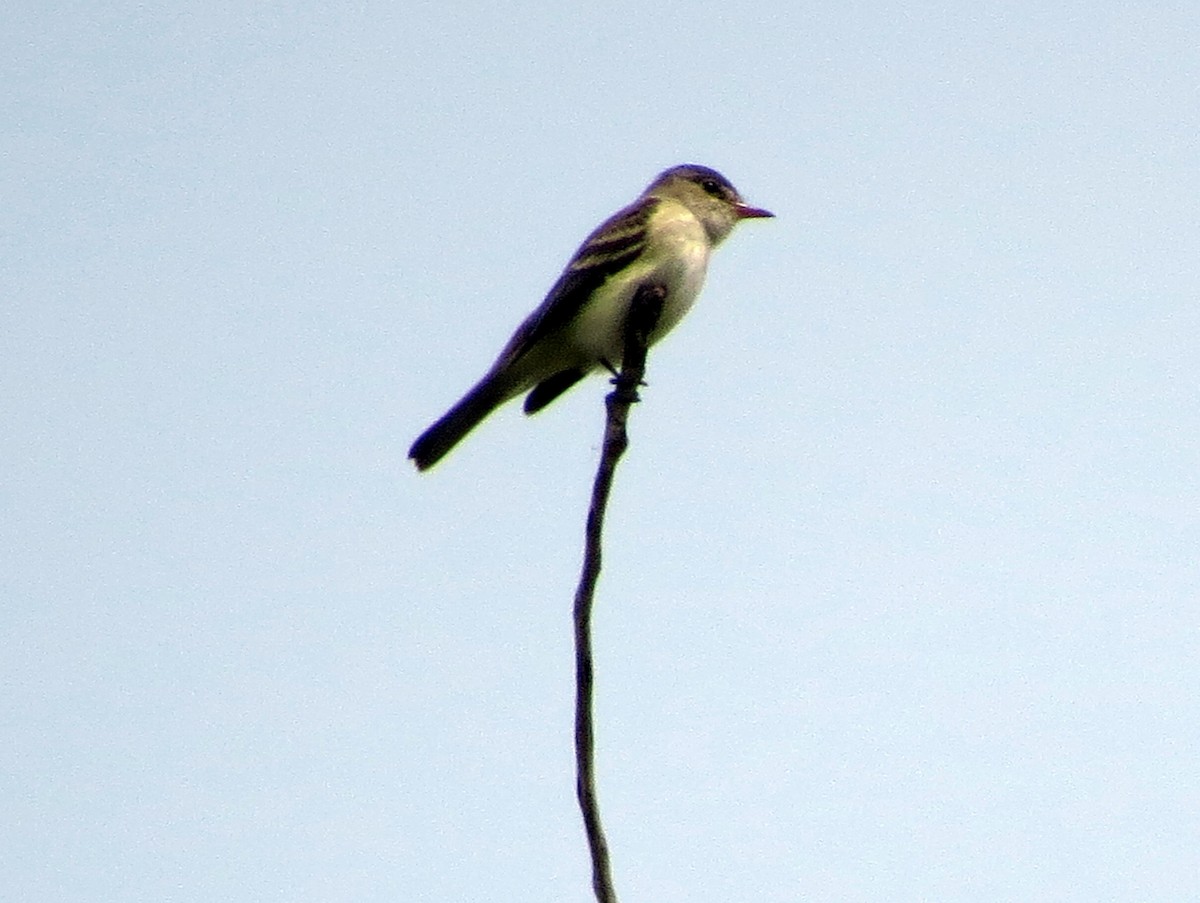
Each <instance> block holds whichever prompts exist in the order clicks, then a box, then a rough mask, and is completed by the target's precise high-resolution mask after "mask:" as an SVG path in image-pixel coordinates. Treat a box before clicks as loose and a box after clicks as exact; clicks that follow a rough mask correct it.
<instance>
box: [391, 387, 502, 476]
mask: <svg viewBox="0 0 1200 903" xmlns="http://www.w3.org/2000/svg"><path fill="white" fill-rule="evenodd" d="M506 398H507V396H506V395H505V394H504V392H503V391H501V390H498V389H497V387H496V386H495V384H494V382H492V381H490V380H487V379H485V380H483V382H481V383H479V385H477V386H476V387H475V388H474V389H472V390H471V391H470V392H468V393H467V394H466V395H465V396H464V397H463V399H462V401H460V402H459V403H458V404H456V405H455V406H454V407H452V408H451V409H450V410H449V411H447V412H446V414H445V416H444V417H442V418H441V419H440V420H439V421H438V422H437V423H435V424H434V425H433V426H431V427H430V428H429V429H427V430H426V431H425V432H423V433H422V434H421V435H420V436H419V437H417V441H416V442H414V443H413V444H412V448H410V449H409V450H408V456H409V457H410V458H412V459H413V461H414V462H415V463H416V465H417V470H428V469H429V468H430V467H432V466H433V465H434V464H436V463H437V462H438V461H440V460H441V459H442V458H443V457H444V456H445V454H446V452H448V451H450V449H452V448H454V446H456V445H458V443H459V442H461V441H462V439H463V437H464V436H466V435H467V433H469V432H471V430H473V429H475V427H477V426H479V424H480V422H481V421H482V420H483V419H484V418H485V417H487V415H488V414H490V413H492V411H494V410H496V408H497V407H498V406H499V405H501V404H502V403H503V402H504V401H505V400H506Z"/></svg>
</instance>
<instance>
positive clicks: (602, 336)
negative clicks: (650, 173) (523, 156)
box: [408, 164, 774, 470]
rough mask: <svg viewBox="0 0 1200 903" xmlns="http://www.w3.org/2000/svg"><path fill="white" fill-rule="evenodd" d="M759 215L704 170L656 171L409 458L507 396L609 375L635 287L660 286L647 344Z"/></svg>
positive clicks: (441, 448)
mask: <svg viewBox="0 0 1200 903" xmlns="http://www.w3.org/2000/svg"><path fill="white" fill-rule="evenodd" d="M764 216H774V214H772V213H769V212H768V211H766V210H763V209H761V208H759V207H751V206H750V205H749V204H747V203H746V202H745V201H743V200H742V198H741V195H739V194H738V193H737V190H736V189H735V188H734V187H733V185H731V184H730V183H729V180H728V179H726V178H725V177H724V176H722V175H721V174H720V173H719V172H717V171H716V170H712V169H709V168H708V167H707V166H697V165H694V164H685V165H683V166H675V167H672V168H671V169H668V170H667V171H666V172H664V173H662V174H661V175H660V176H659V177H658V178H656V179H655V180H654V181H653V182H651V183H650V186H649V187H648V188H647V189H646V190H645V191H644V192H642V196H641V197H639V198H638V199H637V200H636V201H634V202H633V203H632V204H631V205H630V206H628V207H626V208H625V209H624V210H621V211H619V212H618V213H616V214H614V215H613V216H612V217H610V218H609V219H608V220H606V221H605V222H604V223H602V224H601V225H600V226H599V228H597V229H596V231H595V232H593V233H592V234H591V235H589V236H588V237H587V240H586V241H584V243H583V244H582V245H581V246H580V248H579V250H578V251H576V252H575V256H574V257H572V258H571V262H570V263H568V264H567V268H566V269H565V270H563V273H562V275H561V276H559V277H558V281H557V282H555V283H554V286H553V287H552V288H551V289H550V292H549V294H547V295H546V300H545V301H543V302H542V303H541V305H540V306H539V307H538V309H537V310H535V311H534V312H533V313H532V314H530V315H529V317H528V318H527V319H526V320H525V322H524V323H522V324H521V325H520V327H519V328H518V329H517V331H516V332H515V333H514V334H513V337H512V338H511V339H509V341H508V344H507V345H505V346H504V350H503V351H501V352H500V356H499V357H498V358H496V362H495V363H494V364H492V367H491V369H490V370H488V372H487V373H486V374H485V375H484V377H483V379H481V380H480V381H479V382H478V383H476V384H475V386H474V387H473V388H472V389H471V391H469V392H468V393H467V394H466V395H465V396H463V398H462V400H461V401H459V402H458V404H456V405H455V406H454V407H452V408H451V409H450V410H449V411H448V412H447V413H446V414H445V416H443V417H442V418H441V419H440V420H438V421H437V423H435V424H434V425H433V426H431V427H430V428H429V429H427V430H426V431H425V432H424V433H422V434H421V436H420V437H419V438H418V439H417V441H416V442H414V443H413V445H412V448H411V449H409V451H408V456H409V457H410V458H412V459H413V461H414V462H416V465H417V468H418V469H420V470H425V469H427V468H429V467H432V466H433V465H434V464H436V463H437V462H438V461H440V460H441V459H442V457H443V456H444V455H445V454H446V453H447V452H448V451H450V449H452V448H453V447H454V446H455V445H457V444H458V443H459V442H460V441H461V440H462V439H463V437H464V436H466V435H467V433H469V432H470V431H471V430H473V429H474V428H475V427H476V426H478V425H479V423H480V422H481V421H482V420H483V419H484V418H485V417H487V416H488V415H489V414H490V413H492V411H494V410H495V409H496V408H497V407H499V406H500V405H502V404H503V403H504V402H506V401H508V400H509V399H510V398H515V397H516V396H518V395H521V394H523V393H525V392H528V393H529V394H528V395H526V396H525V413H526V414H532V413H534V412H535V411H540V410H541V409H542V408H544V407H545V406H546V405H548V404H549V403H550V402H552V401H554V399H556V398H558V396H559V395H561V394H562V393H563V392H565V391H567V389H569V388H571V386H573V385H575V383H577V382H579V380H581V379H583V377H585V376H587V374H588V373H590V372H591V371H592V370H595V369H596V368H597V367H603V368H605V369H607V370H609V371H614V372H615V368H616V367H617V366H619V365H620V363H621V353H622V349H623V347H624V341H625V337H624V326H625V318H626V316H627V314H628V311H629V305H630V302H631V301H632V300H633V296H634V294H635V293H636V292H637V289H638V287H639V286H641V285H645V284H650V283H653V284H657V285H661V286H663V287H665V288H666V292H667V294H666V300H665V302H664V304H663V310H662V315H661V316H660V318H659V321H658V325H657V326H656V327H655V329H654V331H653V332H652V333H651V335H650V343H651V344H653V343H654V342H656V341H658V340H659V339H660V338H662V337H663V336H664V335H666V333H667V332H668V331H669V330H670V329H671V328H672V327H673V326H674V325H675V324H676V323H678V322H679V320H680V319H681V318H682V317H683V315H684V314H685V313H687V311H688V308H690V307H691V306H692V303H693V302H694V301H695V300H696V296H697V295H698V294H699V293H700V286H701V285H702V284H703V283H704V273H705V270H706V269H707V267H708V257H709V254H711V253H712V249H713V248H715V247H716V246H717V245H718V244H720V243H721V241H722V240H723V239H724V238H725V236H727V235H728V234H729V233H730V231H732V229H733V227H734V226H735V225H736V224H737V223H738V221H739V220H744V219H753V218H756V217H764Z"/></svg>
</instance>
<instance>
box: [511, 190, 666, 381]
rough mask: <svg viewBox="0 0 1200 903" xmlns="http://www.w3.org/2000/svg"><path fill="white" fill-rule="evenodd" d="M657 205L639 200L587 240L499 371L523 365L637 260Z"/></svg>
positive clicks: (527, 323)
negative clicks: (612, 278) (531, 352)
mask: <svg viewBox="0 0 1200 903" xmlns="http://www.w3.org/2000/svg"><path fill="white" fill-rule="evenodd" d="M658 203H659V201H658V199H657V198H641V199H639V200H637V201H635V202H634V203H633V204H631V205H630V206H628V207H626V208H625V209H624V210H620V211H618V212H617V213H615V214H613V215H612V216H611V217H609V218H608V219H607V220H605V221H604V222H603V223H601V224H600V225H599V226H598V227H597V228H596V230H595V231H594V232H592V234H591V235H589V236H588V237H587V238H586V239H585V240H584V242H583V244H582V245H580V246H579V250H578V251H576V252H575V256H574V257H572V258H571V262H570V263H568V264H567V268H566V269H565V270H563V272H562V275H561V276H559V277H558V281H557V282H555V283H554V285H553V286H552V287H551V288H550V291H549V292H548V293H547V295H546V299H545V300H544V301H543V302H542V303H541V304H540V305H539V306H538V308H537V310H535V311H534V312H533V313H532V314H530V315H529V317H528V319H526V320H525V322H524V323H522V324H521V326H520V328H519V329H517V331H516V333H515V334H514V335H513V337H512V339H510V340H509V343H508V345H507V346H505V348H504V351H502V352H501V353H500V358H499V359H498V360H497V361H496V368H497V369H499V368H502V367H506V366H508V365H510V364H512V363H513V362H514V361H517V360H519V359H520V358H521V357H522V356H523V355H524V354H526V353H527V352H528V351H529V349H531V348H533V347H534V345H536V344H537V343H538V342H539V341H540V340H541V339H543V338H545V337H546V336H548V335H550V334H552V333H554V332H557V331H558V330H560V329H562V328H563V327H564V326H566V325H567V324H568V323H570V322H571V320H573V319H574V318H575V316H576V315H577V314H578V313H579V311H580V310H582V309H583V306H584V305H585V304H586V303H587V301H588V299H589V298H590V297H591V296H592V293H593V292H594V291H596V289H598V288H599V287H600V286H601V285H603V284H604V282H605V280H606V279H608V278H609V277H610V276H612V275H613V274H614V273H618V272H620V271H621V270H623V269H624V268H625V267H627V266H628V265H629V264H630V263H632V262H633V261H634V260H635V259H637V257H638V255H639V254H641V253H642V251H643V250H644V248H645V246H646V224H647V222H648V221H649V219H650V216H651V214H652V213H653V212H654V208H655V207H656V206H658Z"/></svg>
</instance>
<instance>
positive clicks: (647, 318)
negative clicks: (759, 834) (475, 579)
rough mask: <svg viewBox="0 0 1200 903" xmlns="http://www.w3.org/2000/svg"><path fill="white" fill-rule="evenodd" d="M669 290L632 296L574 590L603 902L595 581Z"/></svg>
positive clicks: (593, 845) (579, 688) (580, 781)
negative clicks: (632, 412)
mask: <svg viewBox="0 0 1200 903" xmlns="http://www.w3.org/2000/svg"><path fill="white" fill-rule="evenodd" d="M666 297H667V290H666V288H664V287H663V286H661V285H644V286H642V287H640V288H639V289H638V290H637V292H636V294H635V295H634V297H633V302H632V303H631V305H630V308H629V315H628V317H627V319H626V321H625V349H624V351H625V353H624V355H623V357H622V359H621V361H622V362H621V372H620V373H619V374H617V376H616V378H615V379H613V383H614V385H615V388H614V389H613V391H612V392H610V393H609V394H608V396H607V397H606V398H605V400H604V406H605V410H606V412H607V417H606V421H605V428H604V448H603V451H602V452H601V455H600V466H599V467H598V468H597V470H596V481H595V483H594V484H593V485H592V504H591V508H590V509H589V510H588V518H587V542H586V546H585V548H584V556H583V573H582V574H581V575H580V577H579V587H578V589H577V590H576V591H575V794H576V796H577V797H578V798H579V809H580V811H581V812H582V813H583V826H584V830H585V831H586V833H587V840H588V848H589V849H590V850H591V854H592V889H593V890H594V891H595V892H596V899H597V900H598V901H599V903H617V894H616V891H615V890H614V889H613V882H612V871H611V868H610V865H609V858H608V843H607V842H606V841H605V839H604V828H603V826H602V825H601V824H600V807H599V805H598V803H597V802H596V775H595V748H594V746H595V733H594V731H593V728H592V682H593V668H592V599H593V597H594V596H595V593H596V580H597V579H598V578H599V576H600V540H601V535H602V533H603V529H604V512H605V509H606V508H607V507H608V496H609V492H610V490H611V489H612V482H613V473H614V471H615V470H616V467H617V461H618V460H619V459H620V457H621V455H622V454H624V452H625V449H626V447H627V446H628V445H629V438H628V436H627V435H626V432H625V423H626V420H627V419H628V418H629V408H630V406H631V405H632V404H633V403H634V402H635V401H637V400H638V394H637V390H638V386H640V385H642V376H643V375H644V374H645V372H646V347H647V345H648V343H649V337H650V333H651V332H652V331H653V329H654V326H655V324H656V323H657V322H658V318H659V316H660V314H661V313H662V306H663V302H664V301H665V299H666Z"/></svg>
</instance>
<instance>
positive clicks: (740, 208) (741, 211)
mask: <svg viewBox="0 0 1200 903" xmlns="http://www.w3.org/2000/svg"><path fill="white" fill-rule="evenodd" d="M733 211H734V213H736V214H737V218H738V219H761V218H763V217H768V216H774V215H775V214H774V213H772V212H771V211H770V210H763V209H762V207H751V206H750V205H749V204H746V203H743V202H742V201H738V202H737V203H736V204H734V205H733Z"/></svg>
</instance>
